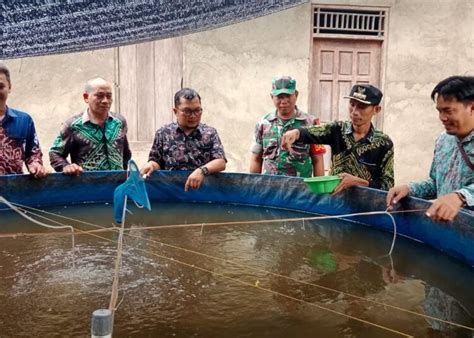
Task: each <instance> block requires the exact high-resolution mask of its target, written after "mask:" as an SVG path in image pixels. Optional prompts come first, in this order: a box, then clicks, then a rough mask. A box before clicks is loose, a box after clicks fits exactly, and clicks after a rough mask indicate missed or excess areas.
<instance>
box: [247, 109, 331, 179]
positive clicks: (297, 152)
mask: <svg viewBox="0 0 474 338" xmlns="http://www.w3.org/2000/svg"><path fill="white" fill-rule="evenodd" d="M313 124H314V118H312V117H311V116H310V115H308V114H306V113H303V112H302V111H301V110H299V109H298V108H296V110H295V117H294V118H292V119H289V120H282V119H280V118H278V115H277V111H276V110H275V111H274V112H271V113H268V114H266V115H265V116H264V117H263V118H262V119H261V120H260V121H258V122H257V125H256V127H255V141H254V144H253V145H252V148H251V151H252V152H253V153H255V154H261V155H262V159H263V173H264V174H271V175H286V176H301V177H311V176H312V174H313V164H312V160H311V156H315V155H322V154H324V153H325V152H326V149H325V148H324V146H321V145H318V146H317V147H315V148H314V150H311V148H310V146H309V145H306V144H302V143H301V142H297V143H295V144H294V145H293V149H292V151H291V152H289V151H287V150H285V149H283V148H281V137H282V135H283V134H284V133H285V132H286V131H288V130H291V129H295V128H300V127H304V126H310V125H313Z"/></svg>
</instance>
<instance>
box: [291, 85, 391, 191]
mask: <svg viewBox="0 0 474 338" xmlns="http://www.w3.org/2000/svg"><path fill="white" fill-rule="evenodd" d="M382 96H383V95H382V92H381V91H380V90H379V89H378V88H376V87H374V86H371V85H366V84H357V85H355V86H353V87H352V89H351V92H350V94H349V96H346V98H348V99H349V115H350V118H351V120H350V121H344V122H341V121H335V122H331V123H328V124H325V125H323V126H310V127H305V128H299V129H295V130H291V131H289V132H287V133H285V135H283V139H282V144H283V147H284V148H286V149H290V147H291V146H292V145H294V143H295V141H299V142H302V143H321V144H328V145H330V146H331V150H332V166H331V169H330V171H329V174H330V175H339V176H340V177H341V178H342V180H341V182H340V183H339V185H338V186H337V187H336V189H335V190H334V193H339V192H340V191H343V190H345V189H347V188H349V187H352V186H369V187H371V188H377V189H383V190H388V189H390V188H391V187H392V186H393V182H394V177H393V176H394V175H393V143H392V141H391V140H390V138H389V137H388V136H387V135H385V134H384V133H382V132H381V131H379V130H377V129H375V128H374V126H373V125H372V118H373V117H374V116H375V115H376V114H378V113H379V112H380V110H381V107H380V101H381V100H382Z"/></svg>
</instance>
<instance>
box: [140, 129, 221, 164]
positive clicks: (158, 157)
mask: <svg viewBox="0 0 474 338" xmlns="http://www.w3.org/2000/svg"><path fill="white" fill-rule="evenodd" d="M215 159H224V160H226V158H225V153H224V147H223V145H222V142H221V140H220V138H219V135H218V134H217V131H216V129H214V128H212V127H210V126H207V125H206V124H202V123H200V124H199V126H198V127H197V128H196V129H194V130H193V131H192V132H191V134H189V135H186V134H185V133H184V131H183V130H182V129H181V128H180V127H179V125H178V124H177V123H170V124H168V125H165V126H163V127H161V128H160V129H158V130H157V132H156V134H155V139H154V141H153V146H152V148H151V151H150V155H149V158H148V160H149V161H155V162H156V163H158V164H159V165H160V168H161V169H165V170H194V169H196V168H199V167H201V166H203V165H205V164H206V163H209V162H210V161H212V160H215Z"/></svg>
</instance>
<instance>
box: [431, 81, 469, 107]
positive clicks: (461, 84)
mask: <svg viewBox="0 0 474 338" xmlns="http://www.w3.org/2000/svg"><path fill="white" fill-rule="evenodd" d="M436 96H442V97H444V98H447V99H456V100H457V101H459V102H462V103H467V102H470V101H474V76H458V75H456V76H450V77H448V78H446V79H444V80H443V81H441V82H440V83H438V84H437V85H436V87H434V89H433V91H432V92H431V99H432V100H433V101H434V100H435V97H436Z"/></svg>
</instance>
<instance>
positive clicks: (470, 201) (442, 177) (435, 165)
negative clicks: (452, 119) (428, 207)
mask: <svg viewBox="0 0 474 338" xmlns="http://www.w3.org/2000/svg"><path fill="white" fill-rule="evenodd" d="M458 143H460V144H461V146H462V147H463V148H464V151H465V152H466V154H467V156H468V157H469V159H470V161H471V162H472V163H474V131H471V133H470V134H469V135H468V136H466V137H465V138H464V139H462V140H459V139H458V138H457V137H456V136H454V135H448V134H446V133H443V134H441V135H440V136H439V137H438V139H437V140H436V144H435V150H434V157H433V162H432V163H431V170H430V177H429V178H428V179H427V180H424V181H421V182H412V183H410V184H409V187H410V195H411V196H416V197H421V198H426V199H431V198H437V197H440V196H443V195H446V194H449V193H451V192H454V191H457V192H461V193H462V194H463V195H464V196H465V197H466V202H467V205H468V206H469V207H474V171H473V170H472V169H471V168H469V166H468V165H467V163H466V161H465V160H464V158H463V156H462V155H461V151H460V150H459V148H458Z"/></svg>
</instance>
